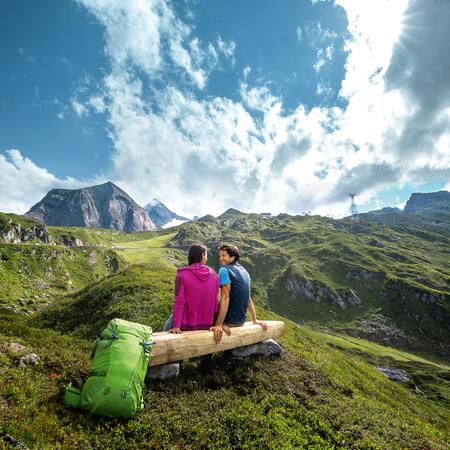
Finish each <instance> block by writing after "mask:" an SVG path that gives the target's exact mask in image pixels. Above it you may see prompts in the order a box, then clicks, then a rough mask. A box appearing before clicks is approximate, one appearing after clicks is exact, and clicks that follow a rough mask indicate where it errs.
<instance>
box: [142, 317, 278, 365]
mask: <svg viewBox="0 0 450 450" xmlns="http://www.w3.org/2000/svg"><path fill="white" fill-rule="evenodd" d="M265 322H266V323H267V330H266V331H264V330H263V329H262V328H261V326H260V325H255V324H253V323H252V322H245V324H244V325H243V326H242V327H233V328H231V335H230V336H228V335H226V334H225V332H224V333H223V337H222V340H221V341H220V342H219V343H218V344H217V343H216V342H215V341H214V334H213V332H212V331H208V330H197V331H183V333H181V334H172V333H169V332H167V331H166V332H159V333H153V348H152V354H153V357H152V359H151V361H150V366H159V365H160V364H167V363H169V362H175V361H181V360H183V359H189V358H194V357H196V356H202V355H207V354H209V353H215V352H222V351H224V350H230V349H232V348H237V347H242V346H244V345H250V344H256V343H257V342H262V341H265V340H266V339H275V338H277V337H279V336H281V335H282V334H283V332H284V322H282V321H280V320H266V321H265Z"/></svg>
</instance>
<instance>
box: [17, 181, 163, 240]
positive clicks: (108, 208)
mask: <svg viewBox="0 0 450 450" xmlns="http://www.w3.org/2000/svg"><path fill="white" fill-rule="evenodd" d="M24 216H25V217H30V218H32V219H35V220H38V221H39V222H42V223H44V224H46V225H54V226H68V227H88V228H110V229H113V230H118V231H124V232H127V233H130V232H135V231H146V230H155V229H157V226H156V225H155V224H154V223H153V222H152V221H151V219H150V218H149V217H148V215H147V213H146V211H145V210H144V209H143V208H142V207H141V206H139V205H138V204H137V203H136V202H135V201H134V200H133V199H132V198H131V197H130V196H129V195H128V194H127V193H126V192H124V191H123V190H122V189H120V188H119V187H117V186H116V185H115V184H113V183H111V182H107V183H104V184H100V185H96V186H90V187H86V188H81V189H52V190H51V191H49V192H48V193H47V195H46V196H45V197H44V198H43V199H42V200H41V201H40V202H38V203H36V205H34V206H33V207H32V208H31V209H30V210H29V211H28V212H27V213H26V214H24Z"/></svg>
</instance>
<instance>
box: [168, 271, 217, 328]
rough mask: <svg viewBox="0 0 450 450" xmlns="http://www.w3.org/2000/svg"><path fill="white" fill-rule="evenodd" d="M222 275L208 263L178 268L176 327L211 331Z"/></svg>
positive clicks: (175, 310) (174, 306)
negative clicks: (207, 264)
mask: <svg viewBox="0 0 450 450" xmlns="http://www.w3.org/2000/svg"><path fill="white" fill-rule="evenodd" d="M218 292H219V276H218V275H217V273H216V272H215V271H214V270H213V269H211V268H210V267H208V266H205V265H204V264H202V263H194V264H191V265H189V266H186V267H182V268H181V269H178V270H177V276H176V278H175V296H174V302H173V322H172V326H173V327H177V328H181V329H182V330H207V329H209V327H210V326H212V325H213V324H214V315H215V314H217V311H218V309H219V304H218V301H217V294H218Z"/></svg>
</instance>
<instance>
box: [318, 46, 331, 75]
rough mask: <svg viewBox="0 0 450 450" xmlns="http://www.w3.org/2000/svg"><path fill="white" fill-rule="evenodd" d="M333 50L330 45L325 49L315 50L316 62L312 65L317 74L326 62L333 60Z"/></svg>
mask: <svg viewBox="0 0 450 450" xmlns="http://www.w3.org/2000/svg"><path fill="white" fill-rule="evenodd" d="M333 50H334V47H333V46H332V45H329V46H328V47H326V48H319V50H317V55H316V62H315V63H314V65H313V67H314V70H315V71H316V73H319V72H320V70H321V69H322V67H323V66H324V65H325V64H326V63H327V62H328V61H331V60H332V59H333Z"/></svg>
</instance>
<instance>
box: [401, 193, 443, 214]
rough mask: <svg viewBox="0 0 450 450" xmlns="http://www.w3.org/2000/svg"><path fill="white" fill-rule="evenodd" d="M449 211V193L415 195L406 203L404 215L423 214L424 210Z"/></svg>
mask: <svg viewBox="0 0 450 450" xmlns="http://www.w3.org/2000/svg"><path fill="white" fill-rule="evenodd" d="M430 209H432V210H437V211H445V210H447V211H450V192H447V191H438V192H429V193H415V194H411V197H410V198H409V200H408V201H407V202H406V205H405V209H404V210H403V212H404V213H406V214H424V213H426V210H430Z"/></svg>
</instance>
